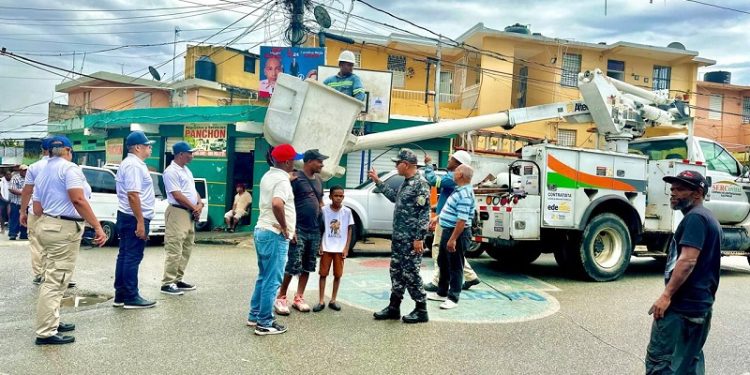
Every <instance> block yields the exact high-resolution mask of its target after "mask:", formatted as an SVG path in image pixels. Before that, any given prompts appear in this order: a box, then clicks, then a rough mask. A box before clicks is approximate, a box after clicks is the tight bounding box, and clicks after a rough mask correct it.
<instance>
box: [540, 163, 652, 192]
mask: <svg viewBox="0 0 750 375" xmlns="http://www.w3.org/2000/svg"><path fill="white" fill-rule="evenodd" d="M547 167H549V168H551V169H554V170H555V172H557V173H559V174H561V175H563V176H565V177H567V178H570V179H571V180H573V181H577V182H579V183H581V184H586V185H590V186H593V187H598V188H603V189H614V190H622V191H637V189H636V188H635V186H633V185H630V184H628V183H625V182H622V181H620V180H617V179H614V178H610V177H603V176H595V175H593V174H588V173H583V172H581V171H577V170H575V169H573V168H571V167H569V166H567V165H565V163H563V162H561V161H560V160H558V159H557V158H555V157H554V156H552V155H547Z"/></svg>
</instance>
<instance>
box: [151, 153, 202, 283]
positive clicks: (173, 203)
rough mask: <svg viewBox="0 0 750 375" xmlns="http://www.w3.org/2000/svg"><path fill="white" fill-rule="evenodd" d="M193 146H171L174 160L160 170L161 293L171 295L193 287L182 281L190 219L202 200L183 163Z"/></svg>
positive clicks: (189, 243)
mask: <svg viewBox="0 0 750 375" xmlns="http://www.w3.org/2000/svg"><path fill="white" fill-rule="evenodd" d="M193 151H195V149H193V148H192V147H190V145H189V144H188V143H187V142H177V143H175V145H174V146H172V152H173V154H174V160H172V164H170V165H169V167H167V169H165V170H164V187H165V188H166V190H167V200H168V201H169V206H168V207H167V212H166V214H165V221H166V224H167V229H166V232H165V233H164V250H166V252H167V256H166V259H165V261H164V278H163V279H162V281H161V284H162V287H161V292H162V293H164V294H170V295H173V296H177V295H181V294H184V293H185V291H188V290H195V286H194V285H191V284H188V283H186V282H184V281H183V280H182V277H183V275H184V274H185V268H186V267H187V264H188V260H189V259H190V253H191V252H192V251H193V241H194V240H195V226H194V224H193V221H194V220H197V219H198V218H200V215H201V210H203V202H201V200H200V197H199V196H198V191H197V190H195V180H194V179H193V173H192V172H190V169H188V167H187V164H188V163H190V162H191V161H192V160H193Z"/></svg>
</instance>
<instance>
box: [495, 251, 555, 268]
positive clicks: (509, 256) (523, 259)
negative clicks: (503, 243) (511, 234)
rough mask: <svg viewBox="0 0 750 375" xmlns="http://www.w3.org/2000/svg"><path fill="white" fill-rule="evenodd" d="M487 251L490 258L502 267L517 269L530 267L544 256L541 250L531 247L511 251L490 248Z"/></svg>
mask: <svg viewBox="0 0 750 375" xmlns="http://www.w3.org/2000/svg"><path fill="white" fill-rule="evenodd" d="M486 251H487V254H488V255H489V256H491V257H492V258H494V259H495V260H497V261H498V262H500V263H501V264H502V265H504V266H515V267H518V266H525V265H528V264H530V263H532V262H534V261H535V260H537V258H539V256H540V255H542V252H541V251H540V250H537V249H532V248H530V247H529V246H518V247H514V248H510V249H509V248H504V247H503V248H497V247H490V248H488V249H487V250H486Z"/></svg>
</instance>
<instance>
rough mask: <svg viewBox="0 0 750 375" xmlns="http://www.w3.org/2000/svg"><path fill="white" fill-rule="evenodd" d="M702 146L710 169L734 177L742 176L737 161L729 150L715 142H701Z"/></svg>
mask: <svg viewBox="0 0 750 375" xmlns="http://www.w3.org/2000/svg"><path fill="white" fill-rule="evenodd" d="M700 145H701V150H702V151H703V156H705V157H706V166H707V167H708V169H710V170H712V171H717V172H724V173H729V174H730V175H732V176H739V175H740V170H739V166H738V165H737V160H735V159H734V157H732V155H731V154H730V153H729V152H728V151H727V150H725V149H724V148H723V147H721V146H719V145H718V144H716V143H713V142H706V141H700Z"/></svg>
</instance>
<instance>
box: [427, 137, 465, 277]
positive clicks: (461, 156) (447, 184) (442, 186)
mask: <svg viewBox="0 0 750 375" xmlns="http://www.w3.org/2000/svg"><path fill="white" fill-rule="evenodd" d="M431 161H432V159H431V158H430V157H429V156H426V157H425V158H424V162H425V164H426V165H427V166H426V167H425V169H424V177H425V179H426V180H427V182H428V183H429V184H430V186H434V187H436V188H437V189H438V191H439V192H440V196H439V197H438V203H437V207H436V208H435V212H436V213H437V214H438V215H440V212H441V210H442V208H443V206H444V205H445V202H446V201H447V200H448V197H449V196H450V195H451V194H452V193H453V190H454V189H455V188H456V182H455V181H453V171H455V170H456V168H457V167H458V166H460V165H467V166H470V165H471V155H469V153H468V152H466V151H463V150H459V151H456V152H455V153H453V155H451V157H450V159H449V160H448V168H447V169H448V173H446V174H445V175H443V176H442V177H438V176H437V175H435V170H434V168H433V166H432V165H431V164H430V162H431ZM430 228H435V236H434V239H433V241H432V260H433V261H434V264H435V267H434V270H433V272H432V282H431V283H428V284H426V285H425V286H424V289H425V290H426V291H428V292H437V289H438V287H437V286H438V283H439V282H440V265H439V264H438V260H437V258H438V253H439V252H440V237H441V236H442V234H443V228H441V227H440V225H437V217H435V218H433V219H432V221H431V222H430ZM469 229H471V226H469ZM464 280H465V282H464V284H463V289H464V290H468V289H469V288H471V287H472V286H474V285H477V284H479V277H478V276H477V273H476V272H474V270H473V269H472V268H471V265H470V264H469V262H466V261H464Z"/></svg>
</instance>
